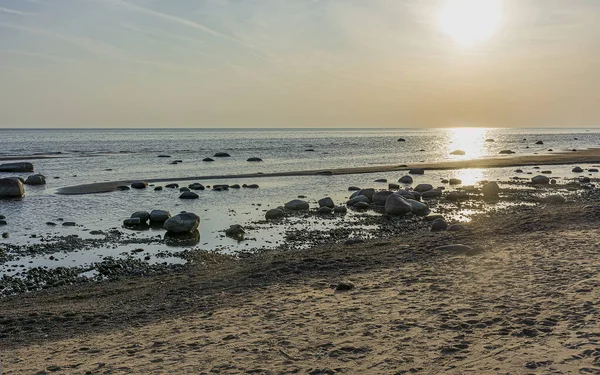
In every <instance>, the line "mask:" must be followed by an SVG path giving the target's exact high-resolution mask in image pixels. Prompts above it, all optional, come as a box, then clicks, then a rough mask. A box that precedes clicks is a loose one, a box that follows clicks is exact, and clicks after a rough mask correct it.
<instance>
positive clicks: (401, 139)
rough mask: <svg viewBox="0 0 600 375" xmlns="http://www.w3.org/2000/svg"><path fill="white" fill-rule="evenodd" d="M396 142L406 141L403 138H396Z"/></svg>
mask: <svg viewBox="0 0 600 375" xmlns="http://www.w3.org/2000/svg"><path fill="white" fill-rule="evenodd" d="M398 142H406V139H404V138H398Z"/></svg>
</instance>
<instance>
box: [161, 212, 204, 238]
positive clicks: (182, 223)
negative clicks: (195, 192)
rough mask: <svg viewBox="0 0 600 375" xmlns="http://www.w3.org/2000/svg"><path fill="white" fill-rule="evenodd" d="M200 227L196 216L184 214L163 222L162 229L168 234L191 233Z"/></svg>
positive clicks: (189, 213)
mask: <svg viewBox="0 0 600 375" xmlns="http://www.w3.org/2000/svg"><path fill="white" fill-rule="evenodd" d="M199 225H200V218H199V217H198V215H196V214H193V213H191V212H184V213H181V214H179V215H175V216H173V217H172V218H170V219H168V220H167V221H165V224H164V228H165V229H166V230H167V232H170V233H192V232H194V231H195V230H196V229H198V226H199Z"/></svg>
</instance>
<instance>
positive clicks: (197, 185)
mask: <svg viewBox="0 0 600 375" xmlns="http://www.w3.org/2000/svg"><path fill="white" fill-rule="evenodd" d="M188 188H190V189H192V190H204V189H205V188H204V185H202V184H200V183H198V182H194V183H193V184H190V185H188Z"/></svg>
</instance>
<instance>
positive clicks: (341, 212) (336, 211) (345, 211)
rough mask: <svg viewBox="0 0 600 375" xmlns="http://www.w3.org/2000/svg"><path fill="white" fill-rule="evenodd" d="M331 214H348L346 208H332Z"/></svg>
mask: <svg viewBox="0 0 600 375" xmlns="http://www.w3.org/2000/svg"><path fill="white" fill-rule="evenodd" d="M333 212H334V213H336V214H345V213H347V212H348V209H347V208H346V206H336V207H334V208H333Z"/></svg>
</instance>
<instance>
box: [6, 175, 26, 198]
mask: <svg viewBox="0 0 600 375" xmlns="http://www.w3.org/2000/svg"><path fill="white" fill-rule="evenodd" d="M24 194H25V189H24V188H23V183H22V182H21V180H19V179H18V178H2V179H0V198H21V197H23V195H24Z"/></svg>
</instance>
